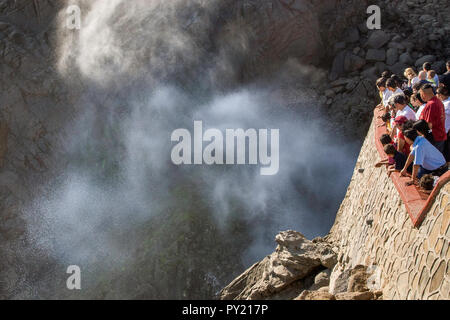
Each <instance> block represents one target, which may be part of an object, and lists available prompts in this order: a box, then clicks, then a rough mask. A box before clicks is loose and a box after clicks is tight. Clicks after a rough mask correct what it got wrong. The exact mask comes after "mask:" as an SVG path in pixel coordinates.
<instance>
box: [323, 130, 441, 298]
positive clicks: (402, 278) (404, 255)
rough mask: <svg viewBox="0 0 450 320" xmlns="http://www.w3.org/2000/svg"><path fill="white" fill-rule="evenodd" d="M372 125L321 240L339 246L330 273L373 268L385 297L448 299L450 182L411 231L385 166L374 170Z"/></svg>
mask: <svg viewBox="0 0 450 320" xmlns="http://www.w3.org/2000/svg"><path fill="white" fill-rule="evenodd" d="M374 131H375V130H374V123H373V122H372V125H371V128H370V129H369V132H368V134H367V137H366V139H365V142H364V145H363V147H362V149H361V153H360V155H359V158H358V161H357V163H356V166H355V171H354V174H353V177H352V180H351V183H350V186H349V188H348V190H347V194H346V196H345V198H344V200H343V202H342V204H341V207H340V208H339V211H338V213H337V216H336V221H335V224H334V226H333V227H332V229H331V231H330V234H329V235H328V236H327V237H326V238H327V240H328V241H330V242H333V243H334V244H335V245H336V246H338V247H339V248H340V253H339V256H338V264H337V265H336V266H335V268H334V270H333V273H336V272H338V271H339V270H348V269H351V268H354V267H355V266H357V265H361V264H362V265H366V266H377V267H378V269H379V270H378V271H379V272H377V273H378V280H377V282H379V286H380V288H381V289H382V290H383V298H384V299H450V248H449V239H450V203H449V197H450V183H447V184H446V185H445V186H444V187H443V188H442V189H441V190H440V193H439V195H438V196H437V197H436V200H435V202H434V204H433V205H432V207H431V209H430V211H429V212H428V214H427V216H426V217H425V219H424V221H423V223H422V225H421V226H420V227H419V228H414V227H413V225H412V222H411V220H410V218H409V216H408V213H407V211H406V209H405V206H404V204H403V203H402V201H401V199H400V197H399V194H398V192H397V190H396V189H395V186H394V184H393V182H392V181H391V179H390V178H388V176H387V174H386V170H385V169H384V168H375V167H374V164H375V163H376V162H377V161H378V160H379V154H378V151H377V149H376V147H375V143H374V142H375V137H374Z"/></svg>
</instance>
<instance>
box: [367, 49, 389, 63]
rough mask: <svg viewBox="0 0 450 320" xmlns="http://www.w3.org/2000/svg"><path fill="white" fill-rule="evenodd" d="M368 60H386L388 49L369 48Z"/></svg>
mask: <svg viewBox="0 0 450 320" xmlns="http://www.w3.org/2000/svg"><path fill="white" fill-rule="evenodd" d="M366 60H368V61H380V62H381V61H385V60H386V51H385V50H384V49H369V50H367V53H366Z"/></svg>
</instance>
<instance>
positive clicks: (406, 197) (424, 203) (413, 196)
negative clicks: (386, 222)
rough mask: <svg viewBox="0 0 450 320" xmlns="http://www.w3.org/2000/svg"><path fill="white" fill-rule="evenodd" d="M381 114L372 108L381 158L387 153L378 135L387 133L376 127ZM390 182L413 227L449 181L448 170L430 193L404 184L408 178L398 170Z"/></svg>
mask: <svg viewBox="0 0 450 320" xmlns="http://www.w3.org/2000/svg"><path fill="white" fill-rule="evenodd" d="M381 115H383V111H382V110H377V109H375V110H374V121H375V146H376V148H377V150H378V153H379V154H380V157H381V159H386V158H387V155H386V153H385V152H384V149H383V145H382V144H381V142H380V139H379V138H380V136H381V135H382V134H385V133H387V129H386V126H382V127H378V126H379V125H382V124H383V121H382V120H381V119H379V118H378V117H379V116H381ZM391 179H392V182H393V183H394V185H395V187H396V188H397V191H398V193H399V195H400V198H401V199H402V200H403V203H404V204H405V207H406V210H407V211H408V214H409V217H410V218H411V221H412V223H413V225H414V227H419V226H420V224H421V223H422V221H423V219H424V218H425V216H426V215H427V212H428V211H429V210H430V208H431V207H432V205H433V203H434V200H435V198H436V196H437V195H438V194H439V190H440V189H441V188H442V187H443V186H444V185H445V184H446V183H447V182H449V181H450V171H449V172H447V173H446V174H444V175H443V176H441V177H440V179H439V181H438V183H437V184H436V186H435V187H434V189H433V191H432V192H431V194H430V195H428V194H426V193H423V192H421V191H420V190H419V188H418V187H416V186H414V185H412V186H406V184H405V183H406V182H407V181H409V180H410V178H408V177H401V176H400V173H399V172H394V173H392V174H391Z"/></svg>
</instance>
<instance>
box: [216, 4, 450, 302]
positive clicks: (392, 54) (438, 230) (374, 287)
mask: <svg viewBox="0 0 450 320" xmlns="http://www.w3.org/2000/svg"><path fill="white" fill-rule="evenodd" d="M378 4H379V5H380V7H381V9H382V30H375V31H369V30H367V28H366V27H365V25H364V24H360V25H353V26H349V27H348V29H347V31H346V32H345V33H344V35H343V37H340V38H339V41H337V42H336V43H335V45H334V60H333V62H332V64H331V66H330V70H329V72H328V80H329V82H327V84H326V86H323V92H324V97H323V103H324V104H326V105H328V106H329V112H330V117H331V118H332V119H334V121H336V122H337V123H349V122H348V121H347V120H345V119H346V118H349V117H350V118H352V119H355V122H356V123H358V126H359V129H355V130H361V131H363V132H366V131H367V127H368V126H369V125H370V124H371V123H372V113H371V112H369V113H368V112H367V111H368V110H371V109H372V107H373V106H374V104H373V103H372V101H374V100H376V99H377V98H376V97H375V96H376V91H375V86H374V81H375V79H376V78H377V77H378V76H379V75H380V74H381V72H383V71H385V70H390V71H391V72H393V73H397V74H400V75H401V74H403V71H404V69H405V68H407V67H410V66H412V67H415V68H416V69H419V70H420V68H421V66H422V64H423V63H424V62H426V61H429V62H432V68H433V69H434V70H436V71H437V72H438V73H443V72H444V70H445V61H446V59H448V57H449V56H450V41H449V37H448V36H449V33H450V29H449V19H450V17H449V15H446V14H444V12H447V11H448V8H447V5H448V4H447V1H439V0H436V1H432V2H431V1H430V2H425V1H423V0H415V1H401V2H393V1H378ZM337 106H339V108H337ZM362 124H364V125H362ZM373 131H374V128H373V124H372V126H371V127H370V128H369V131H368V134H367V136H366V140H365V142H364V144H363V148H362V150H361V153H360V157H359V159H358V161H357V164H356V168H355V171H354V175H353V178H352V182H351V184H350V186H349V189H348V191H347V195H346V197H345V199H344V201H343V203H342V205H341V208H340V210H339V212H338V213H337V217H336V221H335V224H334V226H333V228H332V229H331V231H330V234H328V235H327V236H326V237H324V238H323V239H320V240H313V241H312V242H309V241H308V240H305V239H303V237H302V236H301V235H300V234H299V233H295V232H293V231H289V232H287V233H285V232H282V233H280V234H279V235H278V236H277V239H276V241H277V242H278V247H277V249H276V251H275V252H274V253H273V254H272V255H270V256H269V257H266V258H265V259H264V260H262V261H261V262H259V263H257V264H255V265H254V266H253V267H251V268H250V269H248V270H246V271H245V272H244V273H243V274H242V275H241V276H239V277H238V278H237V279H236V280H234V281H233V282H232V283H230V284H229V285H228V286H227V287H225V288H224V289H223V290H222V292H221V293H220V298H221V299H230V298H231V299H253V298H260V299H261V298H262V299H276V298H278V297H283V298H289V299H294V298H296V299H299V300H309V299H312V300H339V299H343V300H372V299H383V298H384V299H448V298H449V296H448V293H449V290H448V288H449V281H448V280H449V278H448V277H449V269H448V260H449V259H450V250H449V249H448V248H449V239H450V238H449V231H450V229H449V228H450V226H449V217H450V209H449V205H448V189H449V186H448V184H447V186H446V187H445V188H443V190H441V193H440V195H439V197H438V199H437V200H436V202H435V204H434V205H433V208H432V209H431V210H430V212H429V216H428V217H427V218H426V221H425V222H424V223H423V225H422V226H421V227H420V228H419V230H416V229H414V228H413V227H412V224H411V221H410V220H409V217H408V214H407V212H406V210H405V208H404V206H403V204H402V203H401V200H400V199H399V197H398V195H397V191H396V189H395V188H394V186H393V184H392V182H391V181H390V180H389V179H388V178H387V175H386V174H385V172H382V171H380V170H375V171H374V170H373V169H372V168H373V165H374V164H375V162H376V161H378V154H377V151H376V149H375V146H374V139H375V137H374V134H373ZM360 169H362V170H360ZM286 234H290V235H292V237H294V238H296V239H297V240H296V241H300V242H302V243H310V245H311V247H310V250H312V252H316V250H317V249H318V248H319V247H320V246H325V247H329V248H332V250H333V252H334V253H335V254H337V257H338V263H334V264H333V266H331V267H329V268H328V269H327V268H326V266H325V265H324V264H322V265H321V266H319V267H318V269H314V268H313V269H311V268H310V264H302V263H298V264H296V265H294V267H292V265H291V264H290V263H291V261H297V259H303V258H304V256H305V253H304V252H303V251H298V249H296V248H295V245H294V246H293V247H294V248H295V249H293V247H291V246H284V245H282V244H281V243H280V242H279V241H278V239H279V238H284V237H285V236H286ZM294 242H295V241H294ZM294 242H292V243H294ZM319 243H320V246H319V245H318V244H319ZM285 251H288V253H286V252H285ZM283 252H284V253H283ZM280 255H281V256H289V257H290V259H289V260H288V263H287V265H288V266H290V267H291V268H290V269H289V267H287V266H285V264H286V262H285V261H284V260H283V259H282V258H279V256H280ZM318 261H320V258H319V259H318V260H316V263H317V264H318V263H319V262H318ZM446 261H447V262H446ZM446 265H447V269H445V266H446ZM445 270H446V271H445ZM279 273H281V275H280V274H279ZM272 283H274V284H276V286H274V285H272V286H271V285H270V284H272ZM275 288H276V289H275Z"/></svg>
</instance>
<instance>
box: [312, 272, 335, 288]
mask: <svg viewBox="0 0 450 320" xmlns="http://www.w3.org/2000/svg"><path fill="white" fill-rule="evenodd" d="M330 274H331V270H330V269H327V270H324V271H322V272H319V273H318V274H317V275H316V277H315V278H314V284H313V285H312V286H311V288H309V290H311V291H314V290H319V289H320V288H323V287H328V285H329V284H330Z"/></svg>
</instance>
